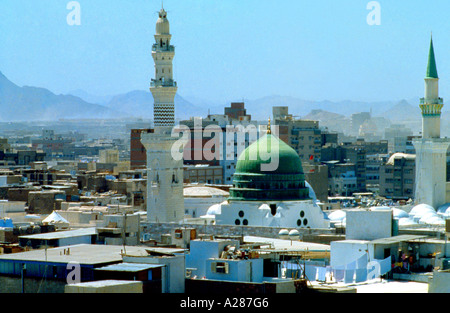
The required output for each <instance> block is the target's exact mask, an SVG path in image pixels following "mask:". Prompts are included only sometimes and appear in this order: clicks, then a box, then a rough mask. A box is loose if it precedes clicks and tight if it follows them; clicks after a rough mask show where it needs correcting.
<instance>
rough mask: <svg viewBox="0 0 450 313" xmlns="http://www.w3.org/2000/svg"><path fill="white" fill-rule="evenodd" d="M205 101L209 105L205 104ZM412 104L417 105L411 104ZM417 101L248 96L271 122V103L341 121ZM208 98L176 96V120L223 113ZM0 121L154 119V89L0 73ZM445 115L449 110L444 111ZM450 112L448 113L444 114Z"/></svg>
mask: <svg viewBox="0 0 450 313" xmlns="http://www.w3.org/2000/svg"><path fill="white" fill-rule="evenodd" d="M205 103H210V104H208V105H205ZM411 103H413V104H411ZM416 103H418V99H411V100H409V101H407V100H402V101H400V102H397V103H396V102H394V101H384V102H358V101H350V100H349V101H340V102H333V101H328V100H325V101H310V100H302V99H299V98H295V97H288V96H278V95H275V96H267V97H263V98H259V99H256V100H245V107H246V109H247V114H251V115H252V119H254V120H262V121H264V120H267V119H268V118H269V117H270V116H271V115H272V107H273V106H289V113H290V114H292V115H294V116H296V117H298V118H307V119H315V120H327V121H330V120H331V121H335V122H336V123H339V122H342V121H343V120H344V119H345V117H349V116H350V115H351V114H353V113H358V112H370V111H372V115H373V116H381V117H385V118H387V119H389V120H392V121H402V120H412V119H420V109H419V106H418V105H416ZM229 105H230V104H229V103H227V104H222V105H221V104H217V103H213V102H209V101H207V100H204V101H199V100H198V99H195V98H192V100H189V99H185V98H183V97H182V96H180V95H179V94H177V95H176V96H175V115H176V118H177V119H188V118H189V117H191V116H200V117H206V116H207V115H208V112H210V113H211V114H223V113H224V107H225V106H229ZM0 109H1V112H2V114H0V121H4V122H5V121H36V120H47V121H51V120H57V119H63V118H64V119H79V118H91V119H94V118H95V119H112V118H132V117H136V118H152V117H153V96H152V94H151V93H150V91H143V90H134V91H130V92H128V93H125V94H119V95H110V96H95V95H91V94H89V93H87V92H85V91H83V90H75V91H72V92H71V93H70V94H67V95H56V94H54V93H52V92H51V91H49V90H47V89H45V88H38V87H28V86H23V87H19V86H17V85H15V84H14V83H12V82H11V81H9V80H8V79H7V78H6V77H5V76H4V75H3V74H2V73H1V72H0ZM446 113H447V114H446ZM449 115H450V114H449V113H448V112H444V114H443V117H447V116H449Z"/></svg>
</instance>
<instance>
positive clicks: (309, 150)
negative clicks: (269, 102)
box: [272, 107, 322, 164]
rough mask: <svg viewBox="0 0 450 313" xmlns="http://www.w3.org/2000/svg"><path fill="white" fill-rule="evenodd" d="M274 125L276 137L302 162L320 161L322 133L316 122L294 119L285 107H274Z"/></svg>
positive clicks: (313, 162) (312, 162)
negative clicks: (290, 148)
mask: <svg viewBox="0 0 450 313" xmlns="http://www.w3.org/2000/svg"><path fill="white" fill-rule="evenodd" d="M272 110H273V115H274V116H277V118H276V119H274V124H275V125H277V126H278V128H279V129H278V136H279V138H280V139H281V140H283V141H284V142H285V143H287V144H288V145H289V146H291V147H292V148H293V149H294V150H295V151H296V152H297V153H298V155H299V156H300V159H301V160H302V162H308V163H311V164H316V163H317V162H319V161H320V157H321V151H320V150H321V146H322V136H321V134H322V132H321V130H320V129H319V122H318V121H310V120H301V119H294V118H293V116H292V115H290V114H288V109H287V107H274V108H273V109H272Z"/></svg>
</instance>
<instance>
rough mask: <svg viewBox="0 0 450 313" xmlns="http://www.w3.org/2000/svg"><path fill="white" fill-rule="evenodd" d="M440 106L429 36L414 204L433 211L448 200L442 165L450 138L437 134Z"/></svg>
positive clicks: (444, 171)
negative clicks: (424, 205) (428, 206)
mask: <svg viewBox="0 0 450 313" xmlns="http://www.w3.org/2000/svg"><path fill="white" fill-rule="evenodd" d="M443 106H444V101H443V100H442V98H439V77H438V73H437V67H436V59H435V55H434V47H433V38H431V43H430V50H429V54H428V64H427V72H426V75H425V96H424V97H423V98H422V99H420V108H421V109H422V138H415V139H413V145H414V149H415V150H416V174H415V192H414V203H415V204H428V205H430V206H432V207H433V208H434V209H435V210H437V209H438V208H439V207H440V206H441V205H443V204H445V203H448V200H447V199H448V196H447V171H446V170H445V168H446V166H447V165H446V162H447V157H446V155H447V151H448V148H449V146H450V141H449V140H448V139H447V138H441V136H440V132H441V109H442V107H443Z"/></svg>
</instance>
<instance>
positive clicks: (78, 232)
mask: <svg viewBox="0 0 450 313" xmlns="http://www.w3.org/2000/svg"><path fill="white" fill-rule="evenodd" d="M96 234H97V230H96V229H95V227H89V228H80V229H74V230H65V231H55V232H50V233H43V234H34V235H23V236H19V238H26V239H38V240H54V239H62V238H70V237H79V236H88V235H96Z"/></svg>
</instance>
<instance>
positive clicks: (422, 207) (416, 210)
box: [409, 203, 436, 218]
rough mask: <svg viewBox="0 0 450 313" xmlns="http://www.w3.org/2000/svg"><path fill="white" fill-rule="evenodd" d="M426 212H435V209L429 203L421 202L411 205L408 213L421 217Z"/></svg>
mask: <svg viewBox="0 0 450 313" xmlns="http://www.w3.org/2000/svg"><path fill="white" fill-rule="evenodd" d="M428 212H434V213H436V211H435V210H434V208H433V207H432V206H431V205H428V204H424V203H421V204H418V205H416V206H415V207H413V208H412V209H411V211H410V212H409V215H410V216H413V217H416V218H419V217H422V216H423V215H424V214H425V213H428Z"/></svg>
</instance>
